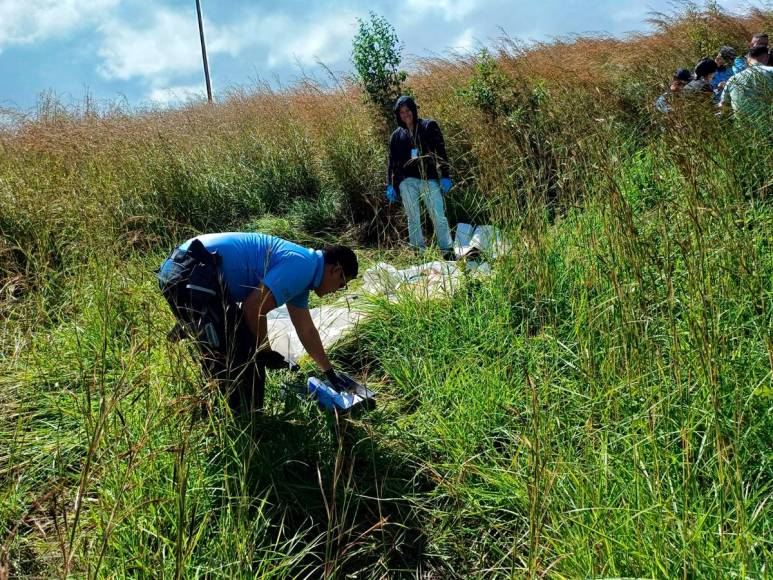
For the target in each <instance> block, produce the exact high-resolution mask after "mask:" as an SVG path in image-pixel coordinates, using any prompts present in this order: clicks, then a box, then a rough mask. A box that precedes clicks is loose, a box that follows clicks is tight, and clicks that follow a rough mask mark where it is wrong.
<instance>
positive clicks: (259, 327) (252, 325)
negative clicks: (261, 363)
mask: <svg viewBox="0 0 773 580" xmlns="http://www.w3.org/2000/svg"><path fill="white" fill-rule="evenodd" d="M274 308H276V300H275V299H274V295H273V294H272V293H271V290H269V289H268V288H266V286H264V285H263V284H261V285H260V286H259V287H258V288H256V289H255V290H253V291H252V292H250V294H249V296H247V298H246V299H245V300H244V302H242V312H243V313H244V317H245V318H246V319H247V326H248V327H249V329H250V331H251V332H252V336H253V337H254V338H255V346H256V349H258V350H260V349H261V348H263V347H264V346H265V347H268V322H267V320H266V314H268V313H269V312H271V311H272V310H273V309H274Z"/></svg>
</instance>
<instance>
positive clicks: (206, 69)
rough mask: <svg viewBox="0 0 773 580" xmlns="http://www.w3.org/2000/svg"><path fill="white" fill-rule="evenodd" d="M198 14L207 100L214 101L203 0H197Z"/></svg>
mask: <svg viewBox="0 0 773 580" xmlns="http://www.w3.org/2000/svg"><path fill="white" fill-rule="evenodd" d="M196 14H197V16H198V17H199V38H201V58H202V59H203V60H204V78H205V79H206V81H207V101H209V102H210V103H211V102H212V83H211V82H210V80H209V62H208V61H207V45H206V43H205V42H204V22H203V21H202V19H201V0H196Z"/></svg>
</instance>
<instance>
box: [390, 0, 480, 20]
mask: <svg viewBox="0 0 773 580" xmlns="http://www.w3.org/2000/svg"><path fill="white" fill-rule="evenodd" d="M479 5H480V0H408V1H407V3H406V7H405V10H401V12H403V13H405V14H410V15H411V19H416V18H420V17H424V16H426V15H428V14H429V13H433V12H434V13H437V14H439V15H440V16H441V17H442V18H443V20H445V21H447V22H450V21H454V20H456V21H458V20H462V19H463V18H465V17H467V16H469V15H470V14H471V13H472V12H473V11H475V9H476V8H478V6H479Z"/></svg>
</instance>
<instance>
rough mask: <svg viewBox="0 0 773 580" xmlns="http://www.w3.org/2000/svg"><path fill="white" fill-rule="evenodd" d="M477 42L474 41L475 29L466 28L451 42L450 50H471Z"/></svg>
mask: <svg viewBox="0 0 773 580" xmlns="http://www.w3.org/2000/svg"><path fill="white" fill-rule="evenodd" d="M476 44H477V42H476V41H475V30H474V29H472V28H467V29H466V30H465V31H464V32H462V33H461V34H460V35H459V36H457V37H456V39H455V40H454V41H453V43H452V44H451V47H450V48H451V50H455V51H457V52H472V51H473V49H474V48H475V45H476Z"/></svg>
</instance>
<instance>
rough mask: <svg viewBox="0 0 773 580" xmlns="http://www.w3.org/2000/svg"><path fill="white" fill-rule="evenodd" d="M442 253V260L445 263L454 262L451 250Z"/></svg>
mask: <svg viewBox="0 0 773 580" xmlns="http://www.w3.org/2000/svg"><path fill="white" fill-rule="evenodd" d="M442 252H443V259H444V260H445V261H446V262H456V253H454V250H453V249H448V250H442Z"/></svg>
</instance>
